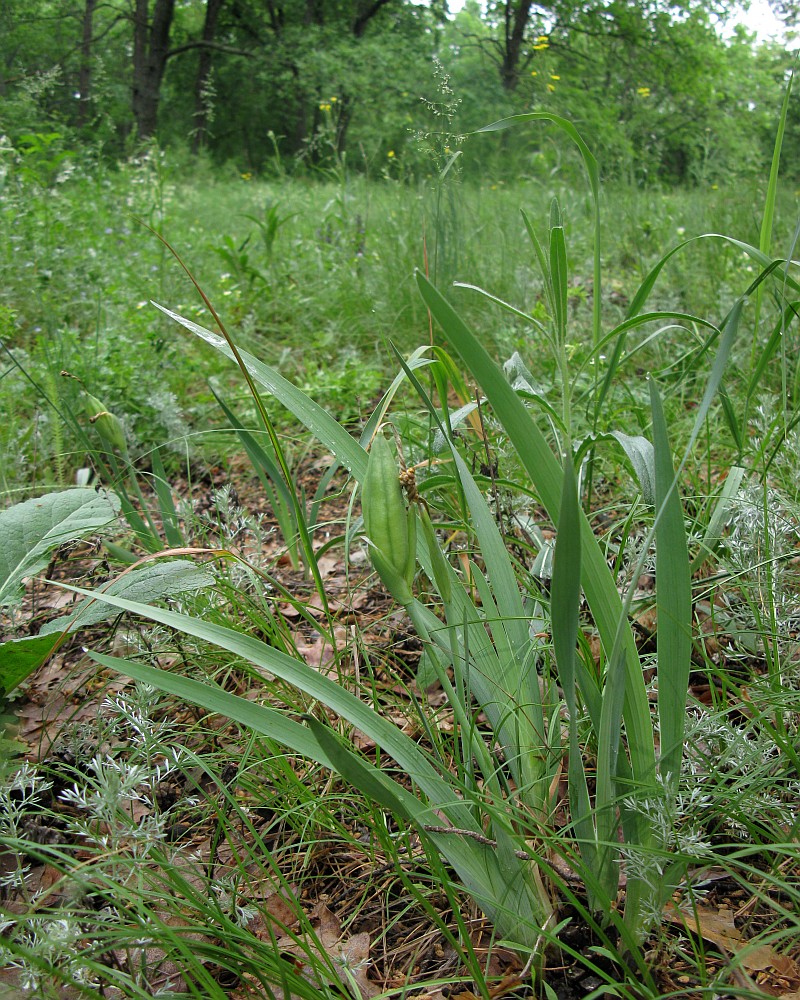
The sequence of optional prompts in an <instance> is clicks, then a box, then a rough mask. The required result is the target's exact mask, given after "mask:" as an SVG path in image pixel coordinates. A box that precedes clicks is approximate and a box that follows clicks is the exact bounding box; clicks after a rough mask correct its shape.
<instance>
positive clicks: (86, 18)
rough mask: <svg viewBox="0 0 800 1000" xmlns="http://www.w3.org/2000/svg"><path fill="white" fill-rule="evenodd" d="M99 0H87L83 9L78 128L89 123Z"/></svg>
mask: <svg viewBox="0 0 800 1000" xmlns="http://www.w3.org/2000/svg"><path fill="white" fill-rule="evenodd" d="M96 5H97V0H86V4H85V6H84V8H83V35H82V37H81V65H80V70H79V73H78V94H79V95H80V96H79V98H78V122H77V124H78V128H83V127H84V125H86V123H87V122H88V121H89V110H90V106H91V100H92V25H93V21H94V8H95V6H96Z"/></svg>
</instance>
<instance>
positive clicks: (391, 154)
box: [386, 149, 394, 160]
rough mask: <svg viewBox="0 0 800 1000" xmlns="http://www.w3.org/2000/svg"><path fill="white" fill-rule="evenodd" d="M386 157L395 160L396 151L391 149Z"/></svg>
mask: <svg viewBox="0 0 800 1000" xmlns="http://www.w3.org/2000/svg"><path fill="white" fill-rule="evenodd" d="M386 155H387V156H388V157H389V159H390V160H393V159H394V150H393V149H390V150H389V152H388V153H387V154H386Z"/></svg>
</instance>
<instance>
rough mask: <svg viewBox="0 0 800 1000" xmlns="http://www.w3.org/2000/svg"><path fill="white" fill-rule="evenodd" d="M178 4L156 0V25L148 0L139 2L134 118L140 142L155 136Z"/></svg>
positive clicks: (135, 26)
mask: <svg viewBox="0 0 800 1000" xmlns="http://www.w3.org/2000/svg"><path fill="white" fill-rule="evenodd" d="M174 13H175V0H156V4H155V8H154V10H153V18H152V21H151V20H150V17H149V3H148V0H136V11H135V14H134V24H133V116H134V118H135V119H136V129H137V132H138V134H139V138H140V139H150V138H152V136H154V135H155V132H156V126H157V124H158V102H159V99H160V97H161V81H162V80H163V78H164V69H165V67H166V65H167V56H168V55H169V32H170V28H171V27H172V17H173V14H174Z"/></svg>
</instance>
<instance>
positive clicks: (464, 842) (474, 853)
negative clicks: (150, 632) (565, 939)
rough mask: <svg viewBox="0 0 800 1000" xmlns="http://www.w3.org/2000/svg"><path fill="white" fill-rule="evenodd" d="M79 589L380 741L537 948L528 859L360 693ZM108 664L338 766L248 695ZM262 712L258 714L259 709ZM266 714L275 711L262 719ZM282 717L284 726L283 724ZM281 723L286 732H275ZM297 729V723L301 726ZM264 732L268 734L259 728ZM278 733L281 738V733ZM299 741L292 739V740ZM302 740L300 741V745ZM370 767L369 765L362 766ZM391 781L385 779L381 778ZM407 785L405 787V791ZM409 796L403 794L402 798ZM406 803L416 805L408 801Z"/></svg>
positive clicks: (509, 921)
mask: <svg viewBox="0 0 800 1000" xmlns="http://www.w3.org/2000/svg"><path fill="white" fill-rule="evenodd" d="M70 589H74V590H75V591H76V592H77V593H81V594H84V595H85V596H95V597H97V599H98V600H102V601H105V602H107V603H108V604H111V605H113V606H114V607H118V608H122V609H124V610H126V611H130V612H132V613H134V614H140V615H143V616H144V617H146V618H149V619H151V620H152V621H157V622H160V623H161V624H162V625H166V626H167V627H168V628H174V629H176V630H177V631H179V632H183V633H185V634H187V635H192V636H194V637H195V638H198V639H202V640H204V641H207V642H210V643H212V644H214V645H216V646H218V647H220V648H222V649H226V650H228V651H229V652H231V653H233V654H234V655H236V656H239V657H242V658H243V659H245V660H247V661H249V662H250V663H252V664H253V665H254V666H256V667H257V668H259V669H261V670H263V671H265V672H266V673H268V674H272V675H275V676H276V677H280V678H281V679H282V680H284V681H286V682H287V683H289V684H291V685H293V686H294V687H296V688H297V689H298V690H299V691H302V692H303V693H304V694H306V695H308V696H309V697H311V698H314V699H316V700H318V701H320V702H321V703H322V704H324V705H327V706H328V707H329V708H331V709H332V710H333V711H334V712H336V713H337V714H338V715H339V716H340V717H341V718H343V719H346V720H347V721H348V722H350V723H351V724H352V725H354V726H356V728H358V729H360V730H361V731H362V732H364V733H366V734H367V735H368V736H370V737H371V738H372V739H374V740H375V742H376V744H377V745H378V746H380V747H382V748H383V749H384V750H385V751H386V753H388V754H389V755H390V756H391V757H392V759H393V760H394V761H395V762H396V763H397V764H398V765H399V766H400V768H401V770H402V771H403V772H404V773H405V774H406V775H408V777H409V778H410V779H411V781H412V782H413V783H414V784H415V785H416V786H417V787H418V788H419V790H420V791H421V793H422V796H423V798H422V799H421V800H420V801H419V804H418V808H416V809H415V811H414V813H413V815H414V816H415V818H416V821H417V823H419V824H420V825H422V826H433V827H441V825H442V815H444V816H446V817H447V819H448V821H449V822H450V823H452V825H453V826H454V827H455V828H456V829H457V830H463V831H466V832H465V833H464V834H461V835H459V834H457V833H454V834H452V835H445V834H441V835H437V836H436V837H435V842H436V844H437V846H438V847H439V849H440V850H441V852H442V854H443V855H444V856H445V857H446V858H447V859H448V860H449V861H450V863H451V864H452V865H453V867H454V868H455V869H456V871H457V872H458V874H459V877H460V878H461V879H462V881H463V882H464V885H465V886H466V887H467V889H468V891H469V892H470V893H471V894H472V895H473V896H474V898H475V899H476V900H477V901H478V903H479V905H480V906H481V907H483V909H484V910H485V911H486V913H487V915H489V916H490V917H491V918H492V919H493V920H494V921H495V922H496V924H497V926H498V929H499V930H500V932H501V933H503V934H505V935H507V936H509V937H511V938H512V939H513V940H517V941H519V942H521V943H523V944H529V945H533V944H534V943H535V941H536V940H537V939H538V929H537V928H539V927H540V926H541V921H542V919H543V912H542V906H541V902H540V901H539V900H538V898H537V897H536V895H535V893H532V892H531V887H530V886H529V885H528V882H527V879H528V875H527V874H526V871H525V868H524V862H523V861H522V859H517V860H518V862H519V864H518V865H517V870H516V871H515V872H512V873H509V872H508V871H507V870H506V868H505V866H501V865H500V864H499V862H498V860H497V858H496V856H495V855H494V853H493V852H492V851H491V850H490V849H489V848H488V847H487V845H485V844H482V843H480V842H478V840H477V839H475V838H474V837H472V836H470V833H473V834H476V835H477V836H478V837H480V836H482V835H483V833H482V828H481V827H480V824H479V823H477V822H476V820H475V819H474V818H473V815H472V813H471V811H470V810H469V808H468V807H467V806H466V805H465V804H464V803H463V802H462V801H461V800H460V798H459V795H458V792H457V791H456V789H454V787H453V786H452V784H451V783H450V781H449V780H445V778H444V777H442V776H441V775H440V774H438V773H437V771H436V769H435V768H434V767H433V765H432V764H431V763H430V761H429V760H428V758H427V757H426V756H425V755H424V754H423V753H422V751H421V750H420V749H419V747H418V746H417V745H416V743H415V742H414V741H413V740H412V739H410V738H409V737H407V736H405V735H404V734H403V733H402V732H400V730H399V729H398V728H397V727H396V726H395V725H393V724H392V723H391V722H390V721H389V720H388V719H384V718H383V717H382V716H380V715H379V714H377V713H376V712H374V711H373V710H372V709H371V708H370V707H369V706H368V705H365V704H364V703H363V702H361V701H360V700H359V699H358V698H357V697H356V696H355V695H354V694H351V693H350V692H348V691H345V690H344V689H343V688H342V687H340V686H339V685H338V684H337V683H336V682H335V681H333V680H331V679H330V678H328V677H324V676H323V675H322V674H320V673H319V672H318V671H316V670H313V669H312V668H311V667H309V666H308V665H307V664H306V663H304V662H303V661H300V660H297V659H294V658H292V657H290V656H287V655H286V654H285V653H281V652H280V651H279V650H277V649H274V648H273V647H271V646H267V645H266V644H265V643H263V642H261V641H259V640H258V639H255V638H253V637H252V636H247V635H243V634H242V633H240V632H236V631H235V630H233V629H230V628H225V627H223V626H221V625H216V624H214V623H212V622H207V621H204V620H202V619H198V618H193V617H192V616H190V615H182V614H178V613H176V612H174V611H166V610H164V609H162V608H154V607H151V606H149V605H146V604H139V603H136V602H133V601H126V600H124V599H121V598H118V597H111V596H108V595H104V594H91V593H90V592H89V591H85V590H81V589H79V588H70ZM93 655H94V656H95V657H96V658H97V659H98V660H99V661H100V662H103V663H105V664H106V665H109V666H114V667H115V668H116V669H119V670H121V671H122V672H123V673H126V674H128V675H129V676H131V677H139V678H144V677H145V673H144V672H145V671H149V672H148V673H147V674H146V676H147V677H148V681H149V682H150V683H154V682H156V680H157V686H158V687H160V688H161V689H162V690H165V691H169V692H171V693H173V694H177V695H179V696H181V697H187V698H188V699H189V700H191V701H192V702H193V703H194V704H199V705H202V706H204V707H207V708H208V709H209V710H210V711H219V712H222V713H223V714H225V715H226V716H228V717H229V718H232V719H237V720H238V721H241V722H242V723H243V724H245V725H250V724H251V722H252V721H253V719H254V718H255V717H256V716H258V717H259V718H261V719H262V722H263V724H266V725H269V726H270V732H269V735H270V736H272V737H273V738H276V739H278V738H281V739H283V738H286V739H287V742H286V745H287V746H291V747H293V748H296V749H297V750H298V752H302V753H308V755H309V756H311V757H312V758H313V759H315V760H320V762H322V763H325V765H326V766H329V767H333V766H334V763H333V761H332V760H331V759H330V757H329V756H328V754H327V753H326V752H325V751H324V750H323V749H322V748H320V747H319V743H318V741H317V740H316V739H314V740H313V743H312V741H311V740H310V739H309V737H308V732H309V731H308V730H307V729H306V728H305V727H302V726H301V727H299V728H300V729H301V730H302V732H303V733H304V734H306V735H305V736H303V738H302V741H300V734H299V733H298V730H297V729H295V728H294V727H293V726H292V727H287V726H286V723H287V722H289V721H291V720H287V719H286V718H285V716H283V715H282V714H281V713H276V712H274V710H269V709H262V708H260V707H259V706H254V705H253V704H252V703H251V702H249V701H247V700H246V699H243V698H237V697H236V696H233V695H230V694H228V693H227V692H224V691H221V689H219V688H217V687H216V686H213V685H210V684H207V683H204V682H201V681H197V680H193V679H191V678H181V677H176V676H175V675H172V674H170V673H167V672H165V671H152V670H151V669H150V668H145V667H142V666H141V665H140V664H131V663H129V662H127V661H114V660H113V658H111V657H101V656H100V654H93ZM254 710H258V711H257V712H254ZM260 712H267V713H274V714H270V715H269V717H267V715H259V713H260ZM280 720H282V721H280ZM279 721H280V726H281V727H282V728H280V729H277V730H276V729H275V728H274V727H276V726H278V724H279ZM295 725H296V724H295ZM258 731H259V732H260V731H262V730H261V729H259V730H258ZM276 732H277V733H279V734H281V735H280V736H278V735H276ZM289 737H291V739H292V742H291V743H290V742H288V738H289ZM297 741H300V742H297ZM362 763H364V764H365V766H366V762H362ZM378 780H383V779H378ZM398 787H400V786H398ZM397 794H401V793H397ZM403 801H404V803H406V805H408V806H409V808H410V805H409V803H408V800H407V799H405V798H404V799H403Z"/></svg>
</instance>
